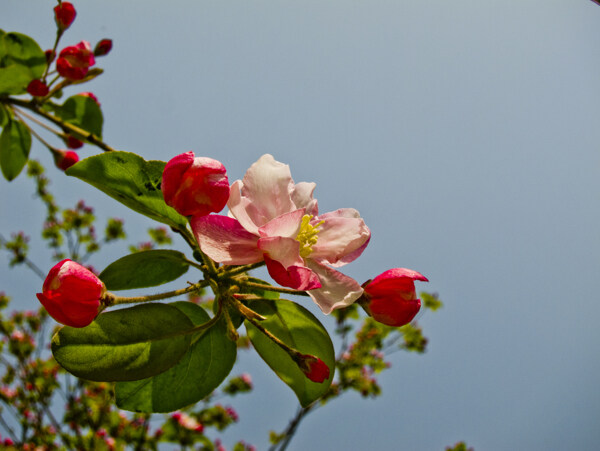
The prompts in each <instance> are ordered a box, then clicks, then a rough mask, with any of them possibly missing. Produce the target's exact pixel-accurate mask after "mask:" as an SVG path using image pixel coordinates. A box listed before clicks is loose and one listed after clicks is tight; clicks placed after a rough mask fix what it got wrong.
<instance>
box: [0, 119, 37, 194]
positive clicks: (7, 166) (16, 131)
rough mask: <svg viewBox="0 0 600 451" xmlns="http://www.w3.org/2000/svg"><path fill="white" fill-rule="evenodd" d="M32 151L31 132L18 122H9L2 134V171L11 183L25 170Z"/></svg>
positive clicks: (0, 137) (0, 148) (0, 145)
mask: <svg viewBox="0 0 600 451" xmlns="http://www.w3.org/2000/svg"><path fill="white" fill-rule="evenodd" d="M30 150H31V132H30V131H29V129H28V128H27V126H26V125H25V124H24V123H23V122H21V121H18V120H9V121H8V123H7V124H6V125H5V126H4V128H3V129H2V133H1V134H0V169H2V174H3V175H4V178H5V179H6V180H8V181H9V182H10V181H11V180H14V179H15V178H16V177H17V176H18V175H19V174H20V173H21V171H22V170H23V168H24V167H25V164H27V160H28V158H29V151H30Z"/></svg>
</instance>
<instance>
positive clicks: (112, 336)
mask: <svg viewBox="0 0 600 451" xmlns="http://www.w3.org/2000/svg"><path fill="white" fill-rule="evenodd" d="M192 327H193V324H192V322H191V321H190V319H189V318H188V317H187V316H186V315H185V314H183V313H182V312H181V310H179V309H178V308H175V307H173V306H170V305H167V304H158V303H149V304H141V305H136V306H135V307H131V308H127V309H121V310H114V311H111V312H108V313H103V314H101V315H99V316H98V317H97V318H96V319H95V320H94V321H93V322H92V323H91V324H90V325H88V326H86V327H83V328H75V327H69V326H64V327H62V328H61V329H59V331H58V332H57V333H56V334H55V335H54V337H53V338H52V354H54V358H55V359H56V361H57V362H58V363H59V364H60V365H61V366H62V367H63V368H64V369H65V370H67V371H68V372H69V373H71V374H74V375H75V376H77V377H81V378H83V379H88V380H92V381H99V382H112V381H134V380H140V379H145V378H147V377H151V376H155V375H156V374H160V373H162V372H163V371H166V370H168V369H169V368H171V367H172V366H173V365H175V364H176V363H177V362H179V360H180V359H181V358H182V357H183V356H184V355H185V353H186V352H187V350H188V348H189V346H190V342H191V335H190V334H178V333H181V332H184V331H187V330H190V329H191V328H192Z"/></svg>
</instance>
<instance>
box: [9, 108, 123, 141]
mask: <svg viewBox="0 0 600 451" xmlns="http://www.w3.org/2000/svg"><path fill="white" fill-rule="evenodd" d="M2 102H3V103H8V104H12V105H18V106H20V107H23V108H27V109H28V110H31V111H33V112H34V113H35V114H38V115H40V116H42V117H43V118H44V119H47V120H49V121H50V122H52V123H54V124H56V125H58V126H59V127H60V128H62V129H63V130H64V131H65V133H68V134H70V135H72V136H73V137H75V138H77V139H81V140H85V141H88V142H89V143H90V144H93V145H95V146H96V147H99V148H100V149H102V150H103V151H105V152H114V151H116V149H113V148H112V147H110V146H109V145H108V144H106V143H105V142H104V141H102V140H101V139H100V138H98V137H97V136H96V135H94V134H93V133H90V132H87V131H85V130H83V129H82V128H79V127H77V126H75V125H72V124H69V123H67V122H65V121H63V120H62V119H59V118H57V117H56V116H53V115H51V114H49V113H47V112H45V111H44V110H42V109H40V108H39V107H38V106H37V105H35V104H34V103H32V102H27V101H25V100H21V99H15V98H13V97H7V98H6V99H2Z"/></svg>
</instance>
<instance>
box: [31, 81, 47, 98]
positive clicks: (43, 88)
mask: <svg viewBox="0 0 600 451" xmlns="http://www.w3.org/2000/svg"><path fill="white" fill-rule="evenodd" d="M27 92H28V93H29V94H31V95H32V96H34V97H44V96H47V95H48V93H49V92H50V90H49V89H48V86H47V85H46V83H44V82H43V81H42V80H31V81H30V82H29V84H28V85H27Z"/></svg>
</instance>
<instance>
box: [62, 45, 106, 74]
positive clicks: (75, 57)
mask: <svg viewBox="0 0 600 451" xmlns="http://www.w3.org/2000/svg"><path fill="white" fill-rule="evenodd" d="M95 63H96V60H95V59H94V52H92V47H91V46H90V43H89V42H87V41H81V42H80V43H78V44H76V45H71V46H69V47H65V48H64V49H62V50H61V52H60V53H59V55H58V59H57V60H56V70H57V72H58V73H59V74H60V75H61V76H62V77H64V78H66V79H68V80H81V79H83V78H84V77H85V76H86V75H87V73H88V71H89V69H90V67H91V66H93V65H94V64H95Z"/></svg>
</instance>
